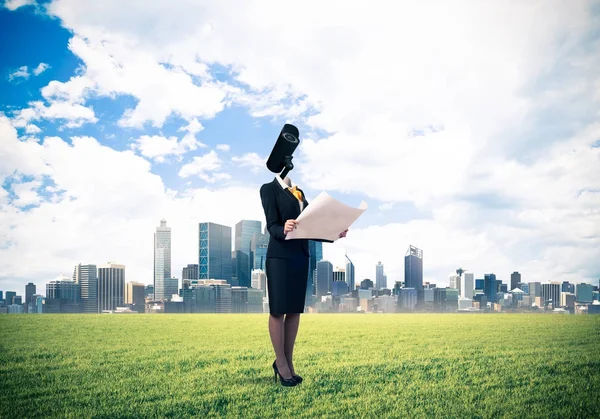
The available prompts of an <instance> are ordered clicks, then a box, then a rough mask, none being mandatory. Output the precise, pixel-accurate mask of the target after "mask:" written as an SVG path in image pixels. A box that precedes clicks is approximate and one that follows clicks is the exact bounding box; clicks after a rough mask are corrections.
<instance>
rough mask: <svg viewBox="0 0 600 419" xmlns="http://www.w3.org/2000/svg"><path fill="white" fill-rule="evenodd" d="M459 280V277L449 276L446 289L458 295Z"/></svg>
mask: <svg viewBox="0 0 600 419" xmlns="http://www.w3.org/2000/svg"><path fill="white" fill-rule="evenodd" d="M460 280H461V277H460V275H455V274H452V275H450V278H449V279H448V288H452V289H456V290H458V292H459V293H460V282H461V281H460Z"/></svg>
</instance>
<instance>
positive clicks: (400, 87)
mask: <svg viewBox="0 0 600 419" xmlns="http://www.w3.org/2000/svg"><path fill="white" fill-rule="evenodd" d="M121 6H122V5H121V4H120V3H119V2H117V1H112V0H111V1H107V2H105V3H103V4H102V6H99V5H97V4H95V3H93V2H87V1H79V2H78V1H74V0H60V1H48V2H37V3H36V2H34V1H32V0H11V1H7V2H5V4H4V7H2V8H0V27H1V28H2V31H3V34H4V35H5V37H7V39H9V40H10V41H9V42H5V43H3V45H2V46H0V56H1V57H2V59H1V61H0V66H1V71H0V111H1V112H2V113H3V117H2V118H3V119H2V120H1V121H0V122H1V124H2V125H0V129H1V130H0V135H1V137H0V141H2V148H1V149H0V156H4V157H3V163H2V164H1V165H0V176H1V177H2V179H1V184H2V190H3V191H4V192H2V191H0V214H1V215H0V217H1V218H2V221H3V223H2V224H3V225H4V226H3V227H1V228H2V229H3V230H0V231H1V233H2V234H1V235H0V242H1V243H0V259H1V260H2V263H1V264H0V289H12V288H14V289H17V290H20V289H21V288H22V287H23V286H24V284H25V283H26V282H28V281H29V280H35V281H37V283H38V287H39V288H41V289H43V283H44V281H47V280H49V279H53V278H55V277H57V276H58V275H60V274H65V275H70V273H71V272H72V267H73V266H74V265H75V264H76V263H79V262H82V263H97V264H101V263H104V262H105V261H108V260H113V261H114V260H118V261H119V262H120V263H123V264H125V265H126V266H128V272H130V275H131V277H130V278H131V279H135V280H139V281H142V282H145V283H150V282H151V279H152V276H151V269H152V253H151V250H152V248H151V241H152V233H153V230H154V228H155V227H156V226H157V225H158V224H159V220H160V218H163V217H164V218H166V219H167V221H168V222H169V223H170V225H171V226H172V227H173V232H174V233H173V234H174V239H173V240H174V256H173V257H174V261H173V265H174V272H173V274H174V275H175V276H178V275H179V272H180V270H181V267H183V266H185V265H186V264H187V263H194V262H195V259H196V256H195V254H196V252H197V243H196V240H195V238H194V235H195V232H196V230H197V223H198V222H201V221H215V222H221V223H224V224H228V225H231V226H233V225H234V224H235V223H236V222H237V221H239V220H240V219H242V218H244V219H259V220H261V221H263V220H264V217H263V214H262V208H261V206H260V200H259V198H258V187H259V186H260V184H262V183H264V182H268V181H270V180H271V179H272V174H271V173H270V172H268V170H267V169H266V167H265V164H264V163H265V160H266V157H267V156H268V153H269V152H270V150H271V148H272V146H273V143H274V141H275V139H276V137H277V135H278V133H279V130H280V129H281V127H282V126H283V124H284V123H286V122H289V123H294V124H296V125H297V126H298V127H299V128H300V132H301V141H302V144H301V147H300V148H299V150H298V151H297V153H296V155H295V157H294V163H295V165H296V169H295V170H294V171H293V172H292V179H294V181H295V182H296V183H298V184H299V185H300V186H301V187H303V189H304V190H305V191H306V192H307V194H308V196H309V198H311V197H314V196H316V195H317V194H318V193H319V192H320V191H322V190H325V191H327V192H328V193H330V194H331V195H333V196H334V197H336V198H338V199H340V200H342V201H344V202H346V203H348V204H349V205H354V206H357V205H358V204H359V203H360V201H361V200H366V201H367V203H368V204H369V210H368V211H367V212H365V214H364V215H363V216H362V217H361V218H360V219H359V220H358V221H357V223H356V224H355V225H354V226H353V227H352V229H351V232H350V233H351V234H349V235H348V238H347V239H344V240H341V241H339V242H337V243H335V244H333V245H330V246H326V249H325V251H324V253H325V257H326V258H328V259H330V260H332V262H333V263H334V265H338V264H339V265H340V266H341V265H342V264H343V253H344V252H345V251H348V254H350V255H352V259H353V260H354V261H355V263H356V265H357V276H358V277H361V279H362V278H366V277H374V274H375V264H376V263H377V261H379V260H382V261H383V263H384V265H385V266H386V273H387V276H388V278H389V281H390V284H388V285H390V286H392V285H393V281H396V280H402V279H403V256H404V253H405V251H406V248H407V247H408V246H409V245H410V244H413V245H416V246H418V247H421V248H423V250H424V255H425V265H424V266H425V276H426V278H425V279H426V280H430V281H433V282H437V283H440V284H447V283H448V275H449V274H450V273H451V272H453V271H454V269H456V268H457V267H459V266H464V267H466V268H467V269H470V270H472V271H473V272H474V273H475V277H476V278H479V277H483V274H484V273H488V272H495V273H496V274H497V275H498V276H499V278H500V279H502V280H504V281H505V282H507V281H508V278H509V276H510V273H511V272H512V271H514V270H519V271H521V272H522V274H523V276H524V278H527V279H528V280H537V281H548V280H571V281H574V282H580V281H592V280H596V279H598V277H600V266H599V263H598V260H600V243H599V239H598V234H599V230H598V228H599V227H598V226H599V225H600V223H599V218H598V217H599V215H598V213H597V210H595V209H594V208H597V205H598V204H599V203H600V201H599V193H598V191H599V190H600V184H598V179H600V172H599V171H598V170H599V169H598V167H599V166H600V165H599V162H600V160H599V159H600V158H599V148H598V147H597V141H598V138H600V134H599V131H598V124H599V123H600V121H598V114H597V113H595V112H594V109H598V107H597V105H598V100H599V98H600V95H599V94H598V86H599V85H600V84H599V82H600V80H599V79H598V77H599V76H598V74H597V72H595V71H594V70H593V69H594V68H597V66H598V65H600V62H599V59H598V57H599V56H600V54H599V51H600V48H599V39H600V38H599V35H598V30H597V28H598V13H597V11H596V9H595V8H594V7H593V4H592V3H589V2H585V1H580V2H579V1H576V2H572V3H569V4H560V5H554V6H552V5H538V6H539V7H533V6H530V5H518V6H516V5H509V4H504V3H498V4H494V5H488V6H482V5H466V4H463V3H461V2H437V3H436V4H435V5H432V7H436V8H437V9H438V11H439V14H436V16H438V15H439V16H444V18H441V17H433V18H432V17H431V16H430V13H429V12H428V10H427V9H426V8H425V7H424V6H421V5H411V4H408V3H398V4H397V5H387V6H386V5H383V6H382V5H368V6H366V5H363V4H362V3H359V2H357V3H354V4H353V7H348V9H347V10H344V11H343V12H339V11H336V9H335V8H331V7H330V6H320V5H319V4H318V2H314V3H313V2H308V3H306V5H305V6H304V8H303V9H300V10H295V11H294V13H296V14H298V19H299V20H298V23H297V30H295V31H288V30H286V28H285V27H284V26H281V25H282V23H280V22H278V21H277V19H276V18H275V17H276V16H277V15H278V13H286V12H287V11H286V10H285V8H286V6H285V5H281V4H278V3H276V2H275V3H273V4H271V5H270V6H268V7H267V6H265V5H259V4H255V3H254V2H248V3H247V4H245V5H244V6H243V7H234V4H228V2H222V3H219V4H207V5H200V4H198V5H183V4H181V5H180V4H178V3H177V2H174V3H173V4H172V5H171V4H170V3H169V4H167V2H155V3H152V5H151V7H146V6H147V4H146V3H144V2H141V1H140V2H137V1H132V2H130V3H128V4H127V7H121ZM316 10H319V14H318V16H322V17H324V18H325V17H327V16H329V17H331V19H329V20H327V19H324V20H322V19H320V18H317V14H316V13H315V11H316ZM458 11H461V12H460V13H459V12H458ZM338 12H339V13H338ZM271 14H272V15H271ZM192 16H194V18H192ZM252 16H260V18H252ZM397 16H403V17H402V19H401V22H397V20H396V18H395V17H397ZM565 16H567V17H566V18H564V19H563V17H565ZM334 17H335V19H334ZM507 19H508V20H511V25H512V26H511V28H512V29H511V31H510V32H507V31H506V24H507V21H508V20H507ZM398 23H401V24H398ZM442 34H444V35H443V36H442ZM582 191H583V192H582ZM57 236H60V237H57Z"/></svg>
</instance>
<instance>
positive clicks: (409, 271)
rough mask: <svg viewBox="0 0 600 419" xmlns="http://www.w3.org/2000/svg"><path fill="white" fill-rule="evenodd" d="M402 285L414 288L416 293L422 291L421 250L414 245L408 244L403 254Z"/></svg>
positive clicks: (419, 293) (420, 294)
mask: <svg viewBox="0 0 600 419" xmlns="http://www.w3.org/2000/svg"><path fill="white" fill-rule="evenodd" d="M404 287H405V288H414V289H416V290H417V294H418V295H419V296H422V295H423V293H422V292H420V291H423V251H422V250H421V249H418V248H416V247H415V246H409V248H408V251H407V252H406V256H404Z"/></svg>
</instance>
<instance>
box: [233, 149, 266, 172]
mask: <svg viewBox="0 0 600 419" xmlns="http://www.w3.org/2000/svg"><path fill="white" fill-rule="evenodd" d="M231 160H232V161H233V162H234V163H237V164H238V165H239V166H240V167H248V168H249V169H250V170H251V171H252V173H260V171H261V170H264V168H265V165H266V162H267V159H266V158H263V157H261V156H259V155H258V154H257V153H246V154H244V155H243V156H234V157H232V158H231Z"/></svg>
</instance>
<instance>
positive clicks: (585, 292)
mask: <svg viewBox="0 0 600 419" xmlns="http://www.w3.org/2000/svg"><path fill="white" fill-rule="evenodd" d="M575 301H577V302H578V303H587V304H591V303H592V301H594V287H593V286H592V285H591V284H577V285H576V287H575Z"/></svg>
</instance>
